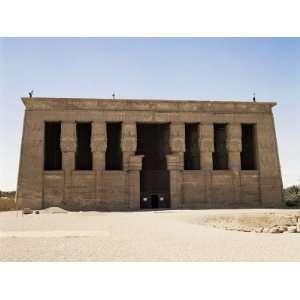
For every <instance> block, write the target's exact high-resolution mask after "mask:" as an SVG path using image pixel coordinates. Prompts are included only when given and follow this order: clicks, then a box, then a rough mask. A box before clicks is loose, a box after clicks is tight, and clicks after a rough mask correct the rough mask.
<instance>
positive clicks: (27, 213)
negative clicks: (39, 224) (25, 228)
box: [23, 207, 33, 215]
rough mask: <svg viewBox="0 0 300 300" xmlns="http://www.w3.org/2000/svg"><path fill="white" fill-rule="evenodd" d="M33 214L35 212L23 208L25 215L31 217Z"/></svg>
mask: <svg viewBox="0 0 300 300" xmlns="http://www.w3.org/2000/svg"><path fill="white" fill-rule="evenodd" d="M32 213H33V210H32V209H30V208H28V207H26V208H23V215H30V214H32Z"/></svg>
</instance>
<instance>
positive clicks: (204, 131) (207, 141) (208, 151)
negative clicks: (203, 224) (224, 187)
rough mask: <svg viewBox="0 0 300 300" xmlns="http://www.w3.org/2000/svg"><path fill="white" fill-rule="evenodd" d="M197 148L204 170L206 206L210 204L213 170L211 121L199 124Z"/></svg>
mask: <svg viewBox="0 0 300 300" xmlns="http://www.w3.org/2000/svg"><path fill="white" fill-rule="evenodd" d="M198 132H199V139H198V143H199V149H200V169H201V170H203V172H204V178H205V199H206V202H207V204H208V206H212V203H211V202H212V199H211V185H212V171H213V152H214V151H215V149H214V125H213V124H212V123H200V124H199V130H198Z"/></svg>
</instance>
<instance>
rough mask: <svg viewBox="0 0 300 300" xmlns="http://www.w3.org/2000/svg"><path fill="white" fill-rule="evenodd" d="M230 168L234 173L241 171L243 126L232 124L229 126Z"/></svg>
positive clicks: (227, 144) (227, 145) (228, 148)
mask: <svg viewBox="0 0 300 300" xmlns="http://www.w3.org/2000/svg"><path fill="white" fill-rule="evenodd" d="M226 147H227V151H228V167H229V169H230V170H233V171H240V169H241V151H242V132H241V124H235V123H231V124H228V125H227V141H226Z"/></svg>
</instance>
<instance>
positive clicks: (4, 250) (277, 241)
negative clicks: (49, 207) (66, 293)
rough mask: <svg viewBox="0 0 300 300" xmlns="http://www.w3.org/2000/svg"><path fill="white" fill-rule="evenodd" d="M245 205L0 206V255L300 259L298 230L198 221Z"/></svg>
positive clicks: (30, 257)
mask: <svg viewBox="0 0 300 300" xmlns="http://www.w3.org/2000/svg"><path fill="white" fill-rule="evenodd" d="M245 211H251V212H252V213H253V212H256V210H234V211H232V210H199V211H196V210H182V211H172V210H169V211H139V212H83V213H71V212H69V213H59V214H39V215H35V214H32V215H24V216H22V215H21V214H20V213H19V215H18V216H17V214H16V212H0V261H300V233H298V234H297V233H295V234H293V233H282V234H271V233H255V232H238V231H227V230H222V229H216V228H212V227H209V226H203V225H200V224H199V222H198V220H199V218H201V216H204V215H208V214H222V213H231V212H233V213H234V214H239V213H241V212H242V213H244V212H245ZM263 211H264V210H257V212H263ZM265 211H268V212H270V211H275V212H280V210H265ZM287 211H288V210H284V212H287Z"/></svg>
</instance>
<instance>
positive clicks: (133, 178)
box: [128, 155, 144, 210]
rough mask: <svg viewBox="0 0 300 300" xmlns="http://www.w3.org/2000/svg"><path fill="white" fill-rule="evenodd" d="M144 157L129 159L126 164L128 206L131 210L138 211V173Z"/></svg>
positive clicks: (131, 157) (138, 156)
mask: <svg viewBox="0 0 300 300" xmlns="http://www.w3.org/2000/svg"><path fill="white" fill-rule="evenodd" d="M143 157H144V155H133V156H130V157H129V163H128V200H129V201H128V206H129V209H131V210H136V209H140V171H141V170H142V160H143Z"/></svg>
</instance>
